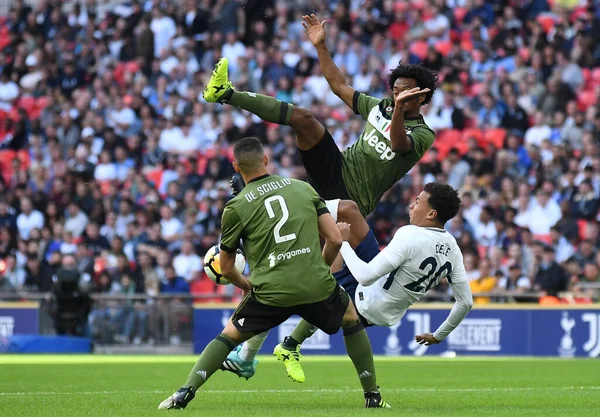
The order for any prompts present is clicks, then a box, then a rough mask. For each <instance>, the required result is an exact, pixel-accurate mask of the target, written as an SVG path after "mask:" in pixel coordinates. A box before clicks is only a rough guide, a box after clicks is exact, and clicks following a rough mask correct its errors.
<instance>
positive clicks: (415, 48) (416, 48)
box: [410, 41, 429, 59]
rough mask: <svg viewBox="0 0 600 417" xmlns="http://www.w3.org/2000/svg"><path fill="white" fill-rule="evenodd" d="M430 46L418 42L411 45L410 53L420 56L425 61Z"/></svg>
mask: <svg viewBox="0 0 600 417" xmlns="http://www.w3.org/2000/svg"><path fill="white" fill-rule="evenodd" d="M428 50H429V44H428V43H427V42H425V41H416V42H412V43H411V44H410V52H411V53H413V54H415V55H416V56H418V57H419V58H420V59H425V57H426V56H427V51H428Z"/></svg>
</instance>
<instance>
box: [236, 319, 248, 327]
mask: <svg viewBox="0 0 600 417" xmlns="http://www.w3.org/2000/svg"><path fill="white" fill-rule="evenodd" d="M245 320H246V319H245V318H243V319H239V320H238V324H239V325H240V326H243V325H244V321H245Z"/></svg>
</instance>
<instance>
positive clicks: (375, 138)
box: [363, 106, 414, 161]
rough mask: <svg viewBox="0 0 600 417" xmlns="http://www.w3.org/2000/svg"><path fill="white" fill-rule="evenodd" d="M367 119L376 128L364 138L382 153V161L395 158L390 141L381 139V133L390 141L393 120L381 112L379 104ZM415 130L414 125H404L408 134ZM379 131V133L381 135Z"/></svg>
mask: <svg viewBox="0 0 600 417" xmlns="http://www.w3.org/2000/svg"><path fill="white" fill-rule="evenodd" d="M388 108H389V107H388ZM386 110H387V109H386ZM392 110H393V109H392ZM367 120H368V122H369V123H370V124H371V125H372V126H373V127H374V129H371V130H369V132H368V133H367V134H366V135H365V136H364V137H363V139H364V140H365V141H366V142H367V143H368V144H369V146H371V147H373V148H374V149H375V151H376V152H377V153H378V154H380V155H381V157H380V159H381V160H382V161H391V160H392V159H394V156H395V154H394V152H392V148H390V147H389V146H388V143H386V141H385V140H383V141H381V140H380V137H379V135H381V136H383V137H384V138H385V139H387V140H388V141H390V131H391V129H392V120H391V119H388V118H387V117H385V116H384V115H383V114H382V113H381V110H379V107H378V106H376V107H373V109H372V110H371V112H370V113H369V117H368V119H367ZM413 130H414V127H413V126H404V131H405V132H406V134H407V135H408V134H410V133H411V132H412V131H413ZM377 133H379V135H378V134H377Z"/></svg>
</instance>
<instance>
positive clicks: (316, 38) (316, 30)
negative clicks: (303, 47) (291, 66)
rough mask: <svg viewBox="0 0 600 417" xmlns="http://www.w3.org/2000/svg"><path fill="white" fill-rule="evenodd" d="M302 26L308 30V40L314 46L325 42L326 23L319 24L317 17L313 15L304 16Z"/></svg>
mask: <svg viewBox="0 0 600 417" xmlns="http://www.w3.org/2000/svg"><path fill="white" fill-rule="evenodd" d="M302 26H304V29H305V30H306V34H307V35H308V39H310V41H311V42H312V44H313V45H314V46H317V45H319V44H322V43H324V42H325V21H324V20H323V21H322V22H319V19H317V16H315V15H314V14H311V15H310V16H306V15H305V16H302Z"/></svg>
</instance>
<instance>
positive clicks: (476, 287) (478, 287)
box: [469, 259, 498, 304]
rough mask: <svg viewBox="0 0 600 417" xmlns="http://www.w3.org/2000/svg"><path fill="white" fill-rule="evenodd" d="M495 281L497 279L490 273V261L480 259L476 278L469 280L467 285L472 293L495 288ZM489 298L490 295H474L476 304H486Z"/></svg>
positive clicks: (489, 290)
mask: <svg viewBox="0 0 600 417" xmlns="http://www.w3.org/2000/svg"><path fill="white" fill-rule="evenodd" d="M497 281H498V279H497V278H496V277H495V276H494V274H493V273H492V269H491V264H490V261H488V260H487V259H482V260H481V261H480V262H479V271H478V276H477V278H476V279H474V280H471V281H469V285H470V286H471V291H472V292H474V293H478V292H491V291H492V290H493V289H494V288H496V283H497ZM490 300H491V298H490V297H475V303H476V304H488V303H489V302H490Z"/></svg>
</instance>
